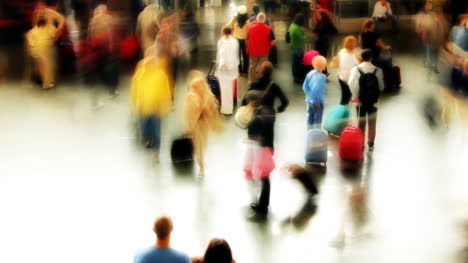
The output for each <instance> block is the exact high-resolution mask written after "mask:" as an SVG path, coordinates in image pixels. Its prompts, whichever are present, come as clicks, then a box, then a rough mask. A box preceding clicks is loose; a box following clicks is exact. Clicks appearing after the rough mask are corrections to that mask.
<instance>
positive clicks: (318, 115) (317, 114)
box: [307, 103, 323, 130]
mask: <svg viewBox="0 0 468 263" xmlns="http://www.w3.org/2000/svg"><path fill="white" fill-rule="evenodd" d="M322 115H323V105H322V106H320V107H317V106H315V103H307V130H310V129H313V128H318V129H320V126H321V124H322Z"/></svg>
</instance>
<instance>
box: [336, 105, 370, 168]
mask: <svg viewBox="0 0 468 263" xmlns="http://www.w3.org/2000/svg"><path fill="white" fill-rule="evenodd" d="M359 112H360V106H358V107H357V113H356V117H357V119H356V122H355V123H356V125H352V124H351V123H350V124H349V125H348V126H347V127H346V128H345V129H344V130H343V132H342V133H341V136H340V146H339V148H340V149H339V153H340V158H341V159H343V160H349V161H360V160H362V158H363V152H364V147H363V146H364V133H363V132H362V130H361V129H360V128H359V127H357V126H358V125H359ZM351 119H352V118H350V121H352V120H351Z"/></svg>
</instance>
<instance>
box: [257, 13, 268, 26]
mask: <svg viewBox="0 0 468 263" xmlns="http://www.w3.org/2000/svg"><path fill="white" fill-rule="evenodd" d="M265 21H266V15H265V13H258V15H257V23H260V24H264V23H265Z"/></svg>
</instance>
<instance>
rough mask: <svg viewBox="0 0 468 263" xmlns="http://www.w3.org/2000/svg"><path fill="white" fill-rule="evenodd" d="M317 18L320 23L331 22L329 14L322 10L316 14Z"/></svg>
mask: <svg viewBox="0 0 468 263" xmlns="http://www.w3.org/2000/svg"><path fill="white" fill-rule="evenodd" d="M318 20H319V22H320V23H322V24H325V25H326V24H331V22H332V21H331V18H330V16H329V15H328V14H327V13H326V12H324V11H322V12H320V15H319V16H318Z"/></svg>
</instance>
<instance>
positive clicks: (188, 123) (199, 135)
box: [184, 71, 222, 176]
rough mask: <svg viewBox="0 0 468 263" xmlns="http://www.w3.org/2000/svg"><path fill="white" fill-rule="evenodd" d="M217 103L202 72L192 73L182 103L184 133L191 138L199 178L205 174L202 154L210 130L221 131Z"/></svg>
mask: <svg viewBox="0 0 468 263" xmlns="http://www.w3.org/2000/svg"><path fill="white" fill-rule="evenodd" d="M220 117H221V115H220V114H219V111H218V102H217V100H216V98H215V96H214V95H213V93H212V92H211V89H210V87H209V86H208V82H206V78H205V76H204V74H203V73H202V72H199V71H192V72H190V74H189V90H188V94H187V97H186V99H185V103H184V126H185V131H186V132H187V134H188V135H189V136H191V138H192V141H193V146H194V157H195V160H196V161H197V163H198V167H199V172H198V175H199V176H203V175H204V172H205V162H204V158H203V155H204V152H205V148H206V145H207V143H208V132H209V131H210V130H213V131H220V130H221V129H222V121H221V118H220Z"/></svg>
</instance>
